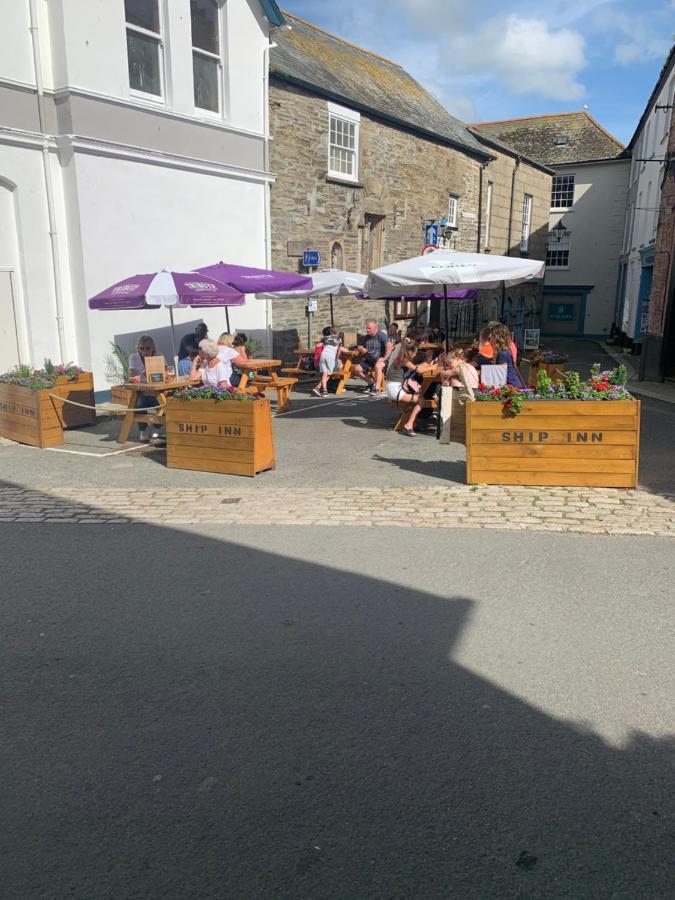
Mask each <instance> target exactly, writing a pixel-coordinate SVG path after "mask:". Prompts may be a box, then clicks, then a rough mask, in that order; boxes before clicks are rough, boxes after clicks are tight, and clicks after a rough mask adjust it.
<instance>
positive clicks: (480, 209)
mask: <svg viewBox="0 0 675 900" xmlns="http://www.w3.org/2000/svg"><path fill="white" fill-rule="evenodd" d="M486 166H487V163H481V166H480V169H479V170H478V234H477V235H476V253H480V249H481V247H480V244H481V241H480V230H481V227H482V225H483V172H484V171H485V167H486Z"/></svg>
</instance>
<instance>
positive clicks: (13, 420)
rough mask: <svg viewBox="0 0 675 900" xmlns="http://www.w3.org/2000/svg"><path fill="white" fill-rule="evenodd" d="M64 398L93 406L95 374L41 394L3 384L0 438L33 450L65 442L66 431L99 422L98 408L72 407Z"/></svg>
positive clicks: (0, 384) (0, 404)
mask: <svg viewBox="0 0 675 900" xmlns="http://www.w3.org/2000/svg"><path fill="white" fill-rule="evenodd" d="M50 394H51V395H52V396H51V397H50ZM59 398H62V399H59ZM64 399H67V400H73V401H75V402H76V403H85V404H87V405H88V406H93V405H94V379H93V375H92V373H91V372H82V373H81V374H80V377H79V378H78V380H77V381H66V382H65V383H61V384H57V385H55V386H54V387H53V388H42V389H41V390H39V391H33V390H31V389H30V388H27V387H17V386H16V385H13V384H5V383H4V382H0V435H2V437H6V438H9V439H10V440H12V441H19V443H21V444H30V445H31V446H32V447H55V446H57V445H58V444H62V443H63V429H64V428H76V427H77V426H78V425H94V424H95V423H96V410H95V409H82V408H81V407H79V406H71V405H70V404H68V403H63V400H64Z"/></svg>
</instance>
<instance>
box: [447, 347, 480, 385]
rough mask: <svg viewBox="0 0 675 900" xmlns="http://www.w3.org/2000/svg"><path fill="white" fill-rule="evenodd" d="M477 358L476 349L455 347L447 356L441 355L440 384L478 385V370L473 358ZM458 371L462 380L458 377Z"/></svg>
mask: <svg viewBox="0 0 675 900" xmlns="http://www.w3.org/2000/svg"><path fill="white" fill-rule="evenodd" d="M477 358H478V351H477V350H462V349H460V348H459V347H457V348H456V349H455V350H452V351H451V352H450V353H448V354H447V356H445V357H443V360H442V363H441V364H442V369H441V373H440V374H441V384H444V385H449V386H450V387H457V388H461V387H464V384H465V383H466V386H467V387H470V388H477V387H478V382H479V379H478V371H477V368H476V365H475V360H476V359H477ZM460 372H461V374H462V375H463V377H464V381H462V379H461V378H460Z"/></svg>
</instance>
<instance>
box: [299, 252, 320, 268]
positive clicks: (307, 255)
mask: <svg viewBox="0 0 675 900" xmlns="http://www.w3.org/2000/svg"><path fill="white" fill-rule="evenodd" d="M320 262H321V254H320V253H319V251H318V250H305V252H304V253H303V254H302V264H303V266H306V267H308V268H309V267H311V266H318V265H319V263H320Z"/></svg>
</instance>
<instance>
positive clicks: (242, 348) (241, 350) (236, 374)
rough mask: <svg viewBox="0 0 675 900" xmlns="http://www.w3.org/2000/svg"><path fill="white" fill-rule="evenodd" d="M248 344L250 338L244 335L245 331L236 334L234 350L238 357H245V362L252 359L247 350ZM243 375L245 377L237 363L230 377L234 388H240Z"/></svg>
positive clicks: (233, 344) (233, 340)
mask: <svg viewBox="0 0 675 900" xmlns="http://www.w3.org/2000/svg"><path fill="white" fill-rule="evenodd" d="M247 343H248V337H247V336H246V335H245V334H244V332H243V331H240V332H239V333H238V334H235V336H234V338H233V339H232V349H233V350H236V351H237V356H241V357H243V358H244V360H247V359H250V358H251V356H250V354H249V352H248V350H247V349H246V344H247ZM242 375H243V372H242V371H241V369H239V368H238V367H237V364H236V363H235V364H234V365H233V366H232V375H231V376H230V384H231V385H232V387H238V386H239V382H240V381H241V376H242Z"/></svg>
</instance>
